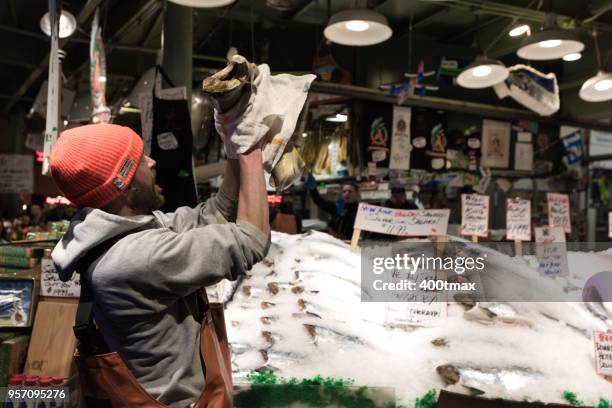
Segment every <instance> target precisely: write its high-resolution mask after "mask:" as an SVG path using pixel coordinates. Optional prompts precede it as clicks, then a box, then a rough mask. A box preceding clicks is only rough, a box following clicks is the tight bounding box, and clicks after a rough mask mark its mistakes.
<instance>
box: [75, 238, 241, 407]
mask: <svg viewBox="0 0 612 408" xmlns="http://www.w3.org/2000/svg"><path fill="white" fill-rule="evenodd" d="M125 235H127V234H124V235H122V236H119V237H115V238H114V239H112V240H109V241H106V242H104V243H102V244H100V245H98V246H97V247H95V248H94V249H92V250H90V251H89V252H88V254H87V255H86V256H85V257H84V258H83V260H82V261H81V262H80V263H79V265H77V268H76V269H77V271H78V272H79V274H80V275H81V298H80V300H79V307H78V309H77V315H76V319H75V326H74V333H75V336H76V338H77V339H78V343H79V346H78V349H77V351H76V352H75V355H74V361H75V364H76V366H77V368H78V372H79V377H80V378H79V382H80V385H81V386H80V388H81V394H82V395H81V397H82V398H81V400H83V399H84V400H85V402H86V406H87V408H98V407H99V408H158V407H159V408H161V407H167V406H166V405H164V404H162V403H160V402H158V401H157V400H155V399H154V398H153V397H152V396H151V395H149V393H147V391H145V389H144V388H143V386H142V385H141V384H140V383H139V382H138V380H136V378H135V377H134V375H133V374H132V373H131V372H130V370H129V369H128V368H127V366H126V365H125V363H124V362H123V360H122V359H121V357H120V356H119V354H117V353H116V352H108V350H109V348H108V346H107V345H106V343H105V342H104V339H103V337H102V334H101V333H100V331H99V330H98V328H97V327H96V325H95V323H94V316H93V295H92V291H91V288H90V286H89V279H88V277H87V276H86V274H85V273H83V272H86V271H87V270H88V269H89V268H90V266H91V265H92V264H93V263H94V262H96V260H98V259H99V258H100V257H101V255H102V254H103V253H105V252H106V251H107V250H108V249H109V248H110V247H111V246H112V245H114V244H115V243H116V242H118V241H119V240H120V239H121V238H123V237H124V236H125ZM196 296H197V301H198V302H197V303H198V309H199V316H201V324H202V328H201V330H200V354H201V356H202V359H203V363H204V367H203V368H204V379H205V385H204V389H203V390H202V393H201V394H200V396H199V398H198V400H197V402H196V403H195V406H194V408H231V407H232V406H233V395H232V394H233V385H232V369H231V360H230V351H229V344H228V341H227V332H226V330H225V319H224V316H223V304H221V303H208V300H207V299H206V292H205V291H204V290H203V289H201V290H199V291H198V292H197V293H196Z"/></svg>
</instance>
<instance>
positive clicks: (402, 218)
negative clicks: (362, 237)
mask: <svg viewBox="0 0 612 408" xmlns="http://www.w3.org/2000/svg"><path fill="white" fill-rule="evenodd" d="M449 216H450V210H449V209H442V210H395V209H393V208H387V207H380V206H377V205H370V204H366V203H360V204H359V210H358V211H357V218H356V219H355V228H359V229H361V230H365V231H371V232H378V233H381V234H389V235H398V236H407V237H419V236H430V235H446V230H447V228H448V218H449Z"/></svg>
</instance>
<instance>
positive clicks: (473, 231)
mask: <svg viewBox="0 0 612 408" xmlns="http://www.w3.org/2000/svg"><path fill="white" fill-rule="evenodd" d="M461 235H468V236H477V237H487V236H488V235H489V196H488V195H480V194H461Z"/></svg>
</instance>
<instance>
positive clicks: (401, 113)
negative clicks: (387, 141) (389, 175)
mask: <svg viewBox="0 0 612 408" xmlns="http://www.w3.org/2000/svg"><path fill="white" fill-rule="evenodd" d="M411 116H412V110H411V109H410V108H405V107H401V106H394V107H393V133H392V134H391V160H390V161H389V168H390V169H397V170H408V169H409V168H410V151H411V150H412V146H411V144H410V118H411Z"/></svg>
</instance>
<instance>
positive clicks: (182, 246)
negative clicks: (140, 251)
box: [126, 222, 270, 297]
mask: <svg viewBox="0 0 612 408" xmlns="http://www.w3.org/2000/svg"><path fill="white" fill-rule="evenodd" d="M269 246H270V236H267V237H266V236H265V235H264V234H263V233H262V232H261V231H260V230H259V229H257V228H256V227H255V226H253V225H251V224H249V223H246V222H239V223H238V224H233V223H227V224H211V225H207V226H204V227H200V228H193V229H191V230H189V231H186V232H184V233H182V234H177V233H174V232H172V231H169V230H166V229H164V230H162V231H160V232H159V235H158V236H157V238H156V242H155V243H154V244H153V245H152V246H151V253H150V255H149V257H148V268H147V269H148V273H147V274H136V275H137V276H131V277H130V278H129V279H130V280H131V285H138V284H139V282H140V284H142V287H143V288H146V289H147V291H152V292H154V294H152V295H153V296H159V297H180V296H186V295H188V294H189V293H191V292H193V291H195V290H196V289H198V288H200V287H204V286H209V285H212V284H215V283H217V282H219V281H220V280H221V279H224V278H225V279H231V280H234V279H236V278H237V277H238V276H239V275H242V274H245V273H246V271H247V270H249V269H251V267H252V266H253V265H254V264H256V263H257V262H259V261H261V260H262V259H263V258H264V257H265V255H266V254H267V252H268V249H269ZM126 278H127V277H126Z"/></svg>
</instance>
